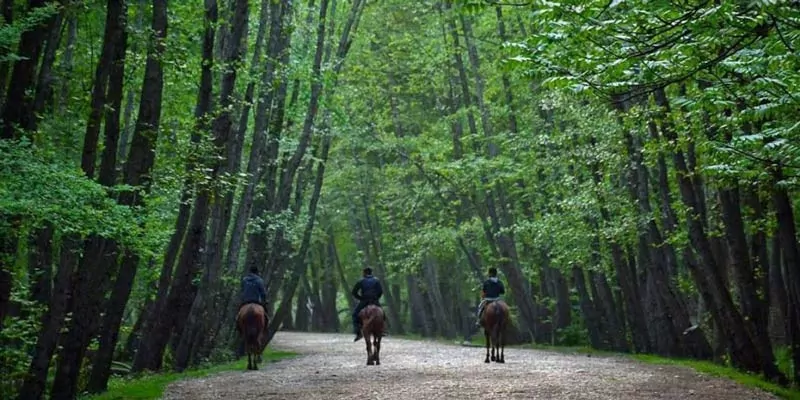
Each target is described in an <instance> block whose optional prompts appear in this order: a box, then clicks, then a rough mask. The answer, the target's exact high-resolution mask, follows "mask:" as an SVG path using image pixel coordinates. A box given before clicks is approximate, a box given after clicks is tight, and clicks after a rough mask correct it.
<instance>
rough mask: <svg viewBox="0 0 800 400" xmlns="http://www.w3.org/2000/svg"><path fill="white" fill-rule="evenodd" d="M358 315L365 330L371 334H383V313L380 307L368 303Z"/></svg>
mask: <svg viewBox="0 0 800 400" xmlns="http://www.w3.org/2000/svg"><path fill="white" fill-rule="evenodd" d="M358 315H359V317H360V318H361V322H362V326H363V327H364V328H363V329H364V330H365V331H367V332H369V333H372V334H378V333H380V334H383V328H384V326H383V323H384V314H383V309H382V308H380V307H378V306H376V305H374V304H370V305H368V306H366V307H364V309H363V310H361V312H360V313H358Z"/></svg>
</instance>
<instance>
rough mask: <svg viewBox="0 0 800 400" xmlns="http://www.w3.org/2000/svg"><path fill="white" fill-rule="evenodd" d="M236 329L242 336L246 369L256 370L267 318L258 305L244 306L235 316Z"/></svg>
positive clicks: (262, 347)
mask: <svg viewBox="0 0 800 400" xmlns="http://www.w3.org/2000/svg"><path fill="white" fill-rule="evenodd" d="M236 328H237V330H238V331H239V334H240V335H242V340H243V341H244V350H245V353H247V369H248V370H258V362H259V361H260V359H261V352H263V351H264V346H263V343H264V333H265V332H266V331H267V316H266V315H264V307H262V306H261V305H260V304H245V305H243V306H242V308H240V309H239V313H238V314H237V315H236Z"/></svg>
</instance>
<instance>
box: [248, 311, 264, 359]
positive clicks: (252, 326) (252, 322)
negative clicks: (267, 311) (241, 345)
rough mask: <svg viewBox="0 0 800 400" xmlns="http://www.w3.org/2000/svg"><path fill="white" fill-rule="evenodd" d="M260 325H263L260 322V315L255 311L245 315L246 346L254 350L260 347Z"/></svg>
mask: <svg viewBox="0 0 800 400" xmlns="http://www.w3.org/2000/svg"><path fill="white" fill-rule="evenodd" d="M259 325H261V323H260V321H259V318H258V314H257V313H256V312H255V310H252V309H251V310H248V311H247V313H246V314H245V315H244V337H245V345H246V346H248V347H251V346H252V349H257V347H258V345H259V343H258V341H259V336H260V332H259V331H260V329H259ZM251 351H252V350H251ZM256 351H257V350H256Z"/></svg>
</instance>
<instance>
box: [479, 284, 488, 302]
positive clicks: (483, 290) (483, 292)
mask: <svg viewBox="0 0 800 400" xmlns="http://www.w3.org/2000/svg"><path fill="white" fill-rule="evenodd" d="M487 286H489V281H483V286H482V287H481V299H485V298H486V287H487Z"/></svg>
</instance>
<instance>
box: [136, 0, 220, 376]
mask: <svg viewBox="0 0 800 400" xmlns="http://www.w3.org/2000/svg"><path fill="white" fill-rule="evenodd" d="M204 7H205V22H204V23H205V29H204V35H203V54H202V60H203V62H202V66H201V76H200V90H199V91H198V99H197V106H196V108H195V118H196V120H197V127H196V128H195V131H196V132H195V133H193V135H192V142H193V143H199V142H200V136H201V134H202V131H204V130H205V129H207V128H208V126H207V123H206V118H207V116H208V114H209V113H210V112H211V97H212V89H213V81H212V78H213V74H212V68H213V51H214V34H215V25H216V22H217V2H216V0H205V3H204ZM190 163H191V165H190V167H191V166H194V162H193V161H191V159H190ZM192 184H193V182H192V180H191V179H187V181H186V182H185V183H184V193H183V194H182V196H185V197H184V199H186V200H188V198H189V196H190V194H189V193H190V191H189V189H188V188H189V186H190V185H192ZM183 204H186V203H185V202H184V203H183ZM207 209H208V200H207V196H197V197H196V199H195V201H194V207H193V212H191V213H190V212H189V209H188V206H187V208H185V209H184V208H181V210H180V211H185V214H183V215H179V216H178V220H177V222H176V225H180V224H181V222H183V218H185V219H186V220H187V222H188V223H187V226H186V233H185V235H182V234H180V233H179V231H178V230H176V232H175V234H174V235H173V237H172V239H171V242H170V246H169V247H168V251H170V250H175V251H176V254H179V255H176V256H175V258H176V261H177V266H175V274H174V279H171V277H170V275H171V274H170V271H171V269H172V268H173V265H172V263H171V262H168V261H169V260H168V259H169V257H166V258H167V259H165V262H164V266H163V267H162V270H161V277H160V278H159V296H158V297H157V299H156V303H155V305H154V307H153V313H152V315H151V316H150V317H149V318H148V320H147V322H146V323H145V329H144V330H143V335H142V337H143V340H142V342H141V344H140V346H139V349H138V351H137V352H136V357H135V358H134V362H133V366H132V368H131V370H132V371H133V372H138V371H142V370H145V369H147V370H151V371H155V370H158V369H160V368H161V364H162V358H163V355H164V350H165V349H166V346H167V343H168V341H169V338H170V334H171V333H172V328H173V327H174V323H175V319H176V318H177V312H178V308H179V306H180V305H179V304H178V302H179V301H183V302H184V304H185V303H186V302H187V301H186V300H185V297H184V296H193V293H192V289H191V287H190V286H191V279H192V277H193V276H194V273H193V270H195V269H196V260H195V258H194V257H196V256H199V253H200V248H201V246H202V239H203V237H204V236H205V221H206V219H207V218H206V216H207ZM181 217H183V218H181ZM181 240H183V242H182V243H183V245H182V246H172V245H173V244H176V243H178V242H179V241H181ZM178 249H183V251H181V252H180V253H177V251H178ZM169 254H170V253H168V256H169ZM161 299H165V300H163V302H162V300H161ZM188 304H189V305H191V300H190V301H188Z"/></svg>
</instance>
